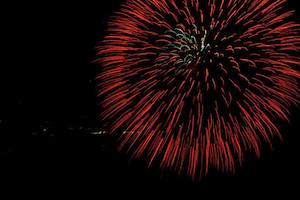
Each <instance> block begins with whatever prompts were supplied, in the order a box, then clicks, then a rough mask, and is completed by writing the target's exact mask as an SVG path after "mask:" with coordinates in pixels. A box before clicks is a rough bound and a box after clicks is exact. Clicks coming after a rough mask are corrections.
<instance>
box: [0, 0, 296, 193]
mask: <svg viewBox="0 0 300 200" xmlns="http://www.w3.org/2000/svg"><path fill="white" fill-rule="evenodd" d="M120 2H121V1H117V0H115V1H109V0H98V2H97V3H95V2H94V3H92V2H89V3H88V2H85V3H83V1H82V2H81V3H74V2H69V3H67V2H65V3H63V4H62V3H59V2H54V1H43V2H42V3H41V2H40V3H38V2H31V3H28V2H26V3H17V2H12V3H10V5H5V6H3V7H2V9H3V10H5V11H8V12H7V14H6V13H5V14H4V16H3V17H2V19H3V20H4V23H3V25H4V26H2V27H3V29H2V32H3V33H4V37H2V39H3V43H2V44H4V45H3V46H2V49H3V50H4V52H5V53H4V54H2V56H3V59H1V63H3V64H1V69H0V70H1V71H0V78H1V79H0V81H1V84H0V89H1V95H0V97H1V99H0V169H1V171H0V182H2V183H4V185H5V186H7V188H12V189H13V190H16V191H18V190H17V189H16V188H23V189H24V191H25V192H26V193H32V194H37V193H38V192H40V191H42V192H43V195H44V196H48V195H51V194H56V193H57V191H63V192H64V193H66V194H68V195H69V194H70V195H74V196H75V195H76V196H77V194H84V195H91V194H92V195H96V197H97V198H103V197H104V196H105V195H111V196H118V195H121V197H125V196H126V197H141V198H142V199H143V198H144V197H156V198H159V197H161V196H162V195H163V196H166V197H179V195H183V196H184V197H185V199H189V198H188V197H190V198H192V197H194V198H202V199H206V198H204V197H213V196H219V197H223V198H224V197H240V198H241V199H243V198H244V197H248V196H253V197H257V198H259V197H261V195H266V196H268V197H269V198H270V197H276V196H277V195H284V197H285V198H287V199H289V198H288V197H287V196H294V195H297V196H299V195H298V194H297V188H299V164H298V162H299V155H300V154H299V153H300V150H299V148H298V147H299V128H300V127H299V117H300V113H299V109H297V108H295V109H294V112H293V115H292V118H291V123H290V124H284V125H283V126H282V132H283V134H284V136H285V139H284V142H275V143H276V144H275V148H274V150H273V151H271V150H269V149H268V148H267V147H264V151H263V153H262V157H261V159H259V160H258V159H254V158H252V157H251V156H249V159H248V160H247V161H246V163H245V165H244V166H243V167H242V168H241V169H238V170H237V173H236V175H234V176H230V175H222V174H218V173H217V172H212V173H211V174H210V175H209V176H208V177H206V178H204V179H203V180H202V181H201V182H200V183H195V182H192V181H191V180H189V178H187V177H178V176H176V174H173V173H172V172H164V173H161V172H160V171H159V170H157V169H150V170H148V169H147V168H146V164H145V163H144V162H143V161H128V157H127V156H126V155H125V154H123V153H118V152H116V150H115V143H114V139H113V138H110V137H107V136H105V135H99V134H98V135H95V134H94V133H95V132H99V131H100V130H104V129H105V127H103V124H99V121H98V117H97V116H98V113H99V112H100V110H99V107H98V101H97V98H96V82H95V80H94V79H95V75H96V72H97V68H99V67H100V66H99V65H97V64H95V63H93V61H94V60H95V59H96V57H95V46H96V45H97V42H99V41H100V40H101V38H102V36H103V32H104V29H105V26H106V23H107V20H108V17H109V16H111V14H112V13H113V11H116V10H117V9H118V8H119V6H120ZM289 2H290V3H289V6H290V7H291V8H294V9H296V10H297V19H298V20H299V21H300V18H299V16H300V15H299V14H300V7H299V5H297V1H289ZM298 2H299V1H298ZM2 14H3V13H2ZM25 188H26V189H25ZM1 190H6V189H4V188H3V187H2V188H1ZM139 192H142V194H141V195H140V196H139V194H138V193H139ZM14 193H17V192H13V193H11V194H14ZM187 196H188V197H187ZM295 198H296V197H295ZM298 198H299V197H298ZM296 199H297V198H296Z"/></svg>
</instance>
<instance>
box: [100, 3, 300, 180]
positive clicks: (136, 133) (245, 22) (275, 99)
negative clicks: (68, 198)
mask: <svg viewBox="0 0 300 200" xmlns="http://www.w3.org/2000/svg"><path fill="white" fill-rule="evenodd" d="M285 3H286V0H147V1H146V0H128V1H127V2H126V3H125V4H123V6H122V8H121V9H120V11H119V12H117V13H116V14H115V15H114V16H113V17H112V18H111V20H110V22H109V24H108V30H107V32H106V36H105V37H104V39H103V41H102V42H101V44H100V45H99V47H98V57H99V59H98V62H99V63H100V64H101V67H102V68H101V72H100V74H99V76H98V77H97V79H98V81H99V96H100V97H102V100H101V106H102V109H103V112H102V113H101V119H103V120H104V121H107V120H110V121H113V124H112V125H111V132H112V133H115V134H119V133H123V134H119V138H120V149H126V150H127V152H128V153H129V154H130V155H132V157H133V158H138V157H144V158H147V160H148V163H149V166H151V165H153V164H154V163H155V164H158V165H160V167H161V168H168V169H172V170H175V171H177V172H179V173H182V172H183V173H185V174H187V175H189V176H191V177H198V176H200V177H201V176H203V175H206V174H207V173H208V171H209V169H210V168H215V169H217V170H220V171H222V172H234V171H235V168H236V166H237V165H240V164H241V163H242V161H243V160H244V157H245V153H246V152H254V153H255V155H256V156H257V157H259V156H260V146H261V144H262V142H264V143H267V144H269V145H270V146H272V140H273V139H274V137H275V138H276V137H277V138H281V134H280V133H279V130H278V127H277V125H276V124H277V123H278V120H279V121H280V120H281V121H288V118H289V115H290V109H291V106H292V105H297V104H298V102H299V88H298V80H299V76H300V73H299V70H298V67H299V64H300V58H298V57H297V53H298V51H299V50H300V36H299V30H300V27H299V24H298V23H296V22H293V21H292V20H291V17H292V16H293V11H286V9H285V8H284V4H285Z"/></svg>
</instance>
